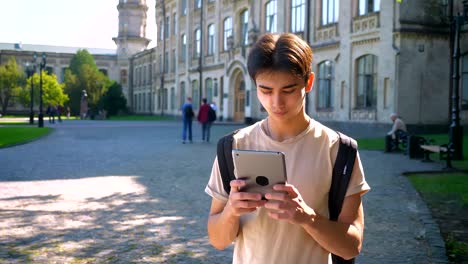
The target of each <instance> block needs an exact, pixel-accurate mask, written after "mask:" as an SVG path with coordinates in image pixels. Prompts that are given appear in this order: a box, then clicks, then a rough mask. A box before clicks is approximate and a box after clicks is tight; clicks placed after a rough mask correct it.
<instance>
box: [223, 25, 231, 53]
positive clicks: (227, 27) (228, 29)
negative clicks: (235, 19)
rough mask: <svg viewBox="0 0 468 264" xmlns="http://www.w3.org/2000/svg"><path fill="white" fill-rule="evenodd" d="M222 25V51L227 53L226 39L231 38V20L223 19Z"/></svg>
mask: <svg viewBox="0 0 468 264" xmlns="http://www.w3.org/2000/svg"><path fill="white" fill-rule="evenodd" d="M223 25H224V35H223V42H224V43H223V48H224V51H228V50H229V46H228V38H229V37H232V18H231V17H226V18H225V19H224V22H223Z"/></svg>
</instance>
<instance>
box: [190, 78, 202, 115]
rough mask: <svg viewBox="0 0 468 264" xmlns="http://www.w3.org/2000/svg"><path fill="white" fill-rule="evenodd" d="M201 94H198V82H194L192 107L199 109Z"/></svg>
mask: <svg viewBox="0 0 468 264" xmlns="http://www.w3.org/2000/svg"><path fill="white" fill-rule="evenodd" d="M199 100H200V98H199V93H198V80H193V81H192V106H193V108H194V109H198V107H199V105H200V102H199Z"/></svg>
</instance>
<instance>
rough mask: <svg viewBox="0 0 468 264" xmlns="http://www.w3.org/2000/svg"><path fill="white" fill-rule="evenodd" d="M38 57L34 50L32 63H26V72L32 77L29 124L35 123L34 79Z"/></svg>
mask: <svg viewBox="0 0 468 264" xmlns="http://www.w3.org/2000/svg"><path fill="white" fill-rule="evenodd" d="M36 59H37V54H36V53H35V52H34V55H33V60H32V64H31V65H30V64H29V62H27V63H26V73H27V74H28V78H31V94H30V103H29V105H30V108H31V109H30V112H29V124H31V125H32V124H34V81H33V79H34V78H33V75H34V73H35V72H36Z"/></svg>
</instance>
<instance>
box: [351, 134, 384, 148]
mask: <svg viewBox="0 0 468 264" xmlns="http://www.w3.org/2000/svg"><path fill="white" fill-rule="evenodd" d="M357 143H358V146H359V149H365V150H381V151H384V146H385V138H384V137H383V136H382V137H381V138H359V139H357Z"/></svg>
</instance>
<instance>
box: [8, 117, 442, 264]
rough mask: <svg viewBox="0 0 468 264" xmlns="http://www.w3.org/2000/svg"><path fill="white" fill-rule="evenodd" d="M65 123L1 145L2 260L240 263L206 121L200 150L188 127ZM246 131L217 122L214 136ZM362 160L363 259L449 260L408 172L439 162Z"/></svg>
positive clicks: (367, 156) (372, 156)
mask: <svg viewBox="0 0 468 264" xmlns="http://www.w3.org/2000/svg"><path fill="white" fill-rule="evenodd" d="M45 124H46V125H48V124H47V123H45ZM54 126H55V127H56V130H55V131H54V132H53V133H52V134H50V135H49V136H47V137H45V138H42V139H40V140H38V141H35V142H32V143H29V144H25V145H19V146H16V147H12V148H6V149H0V168H1V170H0V190H1V192H0V262H1V263H24V262H26V261H32V262H34V263H51V262H54V263H70V262H73V261H75V262H73V263H130V262H131V263H229V262H230V260H231V255H232V247H231V248H229V249H227V250H225V251H217V250H215V249H213V248H212V247H211V246H210V245H209V244H208V242H207V236H206V219H207V214H208V208H209V204H210V197H208V196H207V195H206V194H205V193H204V191H203V190H204V187H205V184H206V182H207V180H208V176H209V173H210V170H211V164H212V160H213V158H214V156H215V144H214V143H203V142H200V141H197V139H199V138H200V132H201V131H200V130H201V129H200V127H199V126H197V125H195V126H194V132H195V134H194V139H195V142H194V144H181V142H180V139H179V138H180V130H181V128H180V124H179V123H176V122H136V121H135V122H117V121H105V122H102V121H101V122H100V121H67V120H65V121H64V123H62V124H56V125H54ZM235 128H237V126H216V125H215V126H214V127H213V130H212V137H213V139H214V140H213V141H216V139H217V138H219V137H220V136H221V135H223V134H225V133H227V132H228V131H231V130H233V129H235ZM350 134H351V135H353V136H355V137H356V136H359V135H358V134H357V133H356V135H354V134H353V132H351V133H350ZM361 158H362V160H363V164H364V167H365V172H366V177H367V180H368V182H369V184H370V185H371V187H372V190H371V192H369V193H368V194H367V195H365V200H364V203H365V204H364V206H365V213H366V219H365V220H366V232H365V240H364V241H365V243H364V247H363V252H362V254H361V256H360V257H359V258H358V260H357V263H364V264H367V263H369V264H370V263H424V264H425V263H447V259H446V257H445V255H444V250H445V249H444V245H443V241H442V239H441V236H440V234H439V232H438V228H437V226H436V225H435V224H434V221H433V220H432V218H431V216H430V214H429V212H428V209H427V207H426V206H425V204H424V203H423V202H422V201H421V198H420V197H419V195H418V194H417V193H416V192H415V191H414V189H413V188H412V187H411V185H410V183H409V181H408V180H407V179H406V177H404V176H402V175H401V173H402V172H403V171H407V170H410V169H413V170H428V169H434V168H438V166H439V165H437V164H426V163H421V162H419V161H417V160H409V159H408V158H407V157H406V156H403V155H395V154H384V153H381V152H376V151H361Z"/></svg>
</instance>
